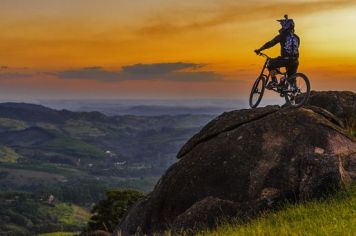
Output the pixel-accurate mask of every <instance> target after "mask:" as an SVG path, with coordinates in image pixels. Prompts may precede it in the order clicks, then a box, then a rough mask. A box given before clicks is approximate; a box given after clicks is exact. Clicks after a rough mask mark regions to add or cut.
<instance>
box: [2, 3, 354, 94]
mask: <svg viewBox="0 0 356 236" xmlns="http://www.w3.org/2000/svg"><path fill="white" fill-rule="evenodd" d="M285 13H288V14H289V15H290V17H292V18H294V20H295V21H296V31H297V34H298V35H299V36H300V37H301V49H300V52H301V60H300V61H301V66H300V71H302V72H305V73H306V74H307V75H308V76H309V77H310V79H311V82H312V87H313V89H316V90H332V89H334V90H352V91H356V45H355V43H356V28H355V26H354V25H355V23H356V0H335V1H332V0H328V1H321V0H315V1H310V0H309V1H306V0H299V1H298V0H292V1H285V0H284V1H279V0H278V1H268V3H266V1H261V0H253V1H239V0H194V1H185V0H182V1H173V0H140V1H132V0H76V1H72V0H61V1H49V0H2V1H1V8H0V28H1V34H0V52H1V53H0V65H1V66H2V69H1V71H0V93H1V95H0V98H1V99H16V98H18V99H26V98H39V99H40V98H116V97H118V98H119V97H130V98H137V97H139V98H169V97H172V98H187V97H193V98H194V97H208V98H216V97H219V98H224V97H226V98H242V97H246V96H247V94H248V90H249V89H250V86H251V84H252V82H253V80H254V79H255V77H256V76H257V74H258V72H259V69H260V67H261V66H262V64H263V59H262V58H260V57H257V56H255V55H254V54H253V49H255V48H258V47H260V46H261V45H262V44H263V43H265V42H266V41H267V40H270V39H271V38H272V37H273V36H274V35H275V34H276V33H277V31H278V29H279V25H278V23H277V22H276V21H275V20H276V19H279V18H281V17H282V16H283V15H284V14H285ZM278 51H279V49H278V48H276V49H273V50H269V51H267V52H268V53H269V54H271V55H273V56H277V55H278Z"/></svg>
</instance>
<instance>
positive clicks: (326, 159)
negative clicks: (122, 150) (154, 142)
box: [119, 106, 356, 235]
mask: <svg viewBox="0 0 356 236" xmlns="http://www.w3.org/2000/svg"><path fill="white" fill-rule="evenodd" d="M330 111H333V110H331V109H330ZM178 158H180V160H179V161H178V162H177V163H175V164H174V165H172V166H171V167H170V168H169V169H168V170H167V172H166V173H165V174H164V175H163V176H162V178H161V179H160V181H159V182H158V183H157V185H156V187H155V188H154V190H153V191H152V192H151V193H150V194H149V195H147V196H146V198H145V199H143V200H141V201H140V202H138V203H136V204H135V206H134V207H133V208H132V209H131V210H130V211H129V213H128V214H127V216H126V218H125V219H124V220H123V221H122V222H121V224H120V226H119V230H120V231H121V232H122V233H123V234H124V235H128V234H133V233H135V232H140V233H145V234H150V233H153V232H160V231H164V230H167V229H173V230H174V231H176V232H179V231H180V230H192V231H194V230H199V229H203V228H206V227H209V228H212V227H215V226H216V225H217V224H218V223H219V222H220V221H221V220H226V219H231V218H234V217H238V218H239V219H241V220H246V219H249V218H250V217H253V216H255V215H256V214H258V213H259V212H261V211H263V210H265V209H275V208H277V207H278V206H280V204H281V203H282V202H284V201H285V200H288V201H291V202H297V201H303V200H308V199H312V198H318V197H321V196H323V195H325V194H328V193H330V192H333V191H334V190H336V189H340V188H343V187H344V186H347V185H348V184H350V183H351V182H352V181H353V180H355V179H356V140H355V138H353V137H351V136H350V135H349V134H348V133H346V132H345V130H344V127H343V125H342V122H341V121H340V119H339V118H338V117H335V116H334V115H333V114H331V112H328V111H327V110H324V109H322V108H320V107H315V106H308V107H305V108H299V109H293V108H280V107H279V106H267V107H264V108H257V109H246V110H238V111H232V112H227V113H224V114H222V115H221V116H219V117H217V118H216V119H214V120H212V121H211V122H210V123H209V124H208V125H206V126H205V127H204V128H203V129H202V130H201V131H200V132H199V133H198V134H196V135H195V136H193V137H192V138H191V139H190V140H189V141H188V142H187V143H186V144H185V145H184V146H183V147H182V149H181V151H180V152H179V153H178Z"/></svg>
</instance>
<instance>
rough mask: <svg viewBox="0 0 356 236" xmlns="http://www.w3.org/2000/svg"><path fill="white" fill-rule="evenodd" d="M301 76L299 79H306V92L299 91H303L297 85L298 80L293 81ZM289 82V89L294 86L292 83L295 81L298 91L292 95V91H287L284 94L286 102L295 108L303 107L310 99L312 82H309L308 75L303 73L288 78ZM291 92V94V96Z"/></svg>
mask: <svg viewBox="0 0 356 236" xmlns="http://www.w3.org/2000/svg"><path fill="white" fill-rule="evenodd" d="M299 78H300V79H301V80H299V81H304V83H305V87H306V88H305V92H302V93H298V92H301V91H300V88H299V86H298V85H297V83H298V81H295V82H294V81H293V80H297V79H299ZM287 83H288V90H289V89H290V87H291V86H292V83H295V84H296V86H297V90H298V92H297V93H296V94H295V95H292V93H291V92H286V93H285V94H284V98H285V100H286V104H287V105H288V106H291V107H294V108H298V107H301V106H303V105H304V104H306V103H307V101H308V99H309V96H310V82H309V79H308V77H307V76H306V75H305V74H303V73H296V74H294V75H292V76H291V77H290V78H288V81H287ZM289 93H290V94H291V96H289ZM302 94H303V96H300V95H302Z"/></svg>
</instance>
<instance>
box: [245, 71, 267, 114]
mask: <svg viewBox="0 0 356 236" xmlns="http://www.w3.org/2000/svg"><path fill="white" fill-rule="evenodd" d="M265 86H266V77H265V76H263V75H261V76H260V77H258V78H257V79H256V81H255V83H254V84H253V86H252V89H251V93H250V100H249V102H250V107H251V108H256V107H257V106H258V104H260V102H261V100H262V97H263V94H264V92H265Z"/></svg>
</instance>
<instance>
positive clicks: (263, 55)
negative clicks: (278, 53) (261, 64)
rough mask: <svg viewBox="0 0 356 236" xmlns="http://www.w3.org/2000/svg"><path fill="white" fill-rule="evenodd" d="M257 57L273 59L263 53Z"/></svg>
mask: <svg viewBox="0 0 356 236" xmlns="http://www.w3.org/2000/svg"><path fill="white" fill-rule="evenodd" d="M257 55H259V56H261V57H265V58H267V59H271V57H269V56H268V55H266V54H264V53H262V52H260V53H259V54H257Z"/></svg>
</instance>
